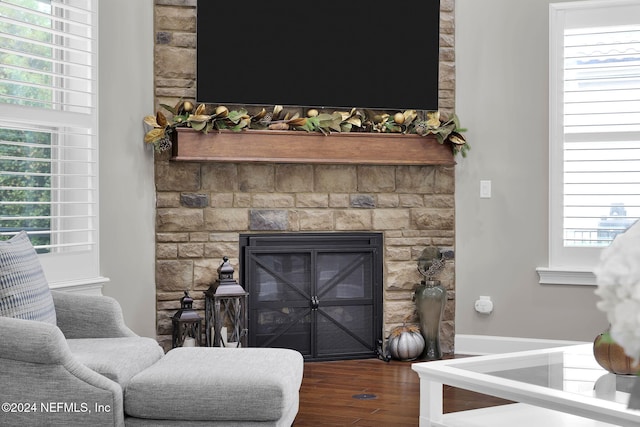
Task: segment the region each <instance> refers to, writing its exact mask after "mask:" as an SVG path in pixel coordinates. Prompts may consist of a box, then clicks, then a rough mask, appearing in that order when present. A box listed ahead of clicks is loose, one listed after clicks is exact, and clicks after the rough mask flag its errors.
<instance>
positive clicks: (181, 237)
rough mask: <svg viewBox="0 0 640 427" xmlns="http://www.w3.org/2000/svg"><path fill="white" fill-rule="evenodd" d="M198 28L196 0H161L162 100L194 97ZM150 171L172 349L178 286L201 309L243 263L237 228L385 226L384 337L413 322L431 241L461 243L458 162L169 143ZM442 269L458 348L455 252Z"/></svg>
mask: <svg viewBox="0 0 640 427" xmlns="http://www.w3.org/2000/svg"><path fill="white" fill-rule="evenodd" d="M453 8H454V1H453V0H441V25H440V32H441V36H440V86H439V97H440V99H439V106H440V111H441V113H442V114H443V115H445V116H449V115H450V114H452V113H453V111H454V108H455V62H454V59H455V55H454V20H453V17H454V13H453ZM238 19H241V12H239V18H238ZM195 31H196V0H156V3H155V55H154V57H155V83H154V87H155V95H156V96H155V105H156V108H157V109H161V107H160V105H161V104H167V105H175V104H176V103H177V102H178V100H180V99H191V100H193V98H194V96H195V84H196V76H195V70H196V51H195V45H196V41H195V40H196V37H195ZM416 84H419V82H416ZM391 149H392V148H391ZM155 181H156V196H157V201H156V203H157V210H156V288H157V293H156V295H157V334H158V340H159V341H160V342H161V343H162V344H163V346H164V347H165V348H166V349H168V348H170V341H171V329H172V327H171V316H172V315H173V314H174V313H175V312H176V311H177V310H178V309H179V307H180V305H179V299H180V297H181V296H182V295H183V291H184V290H189V291H190V293H191V296H192V297H194V299H195V303H194V307H195V308H196V309H198V310H200V311H201V315H202V314H203V313H202V310H203V309H204V302H203V299H202V297H203V294H202V291H204V290H205V289H206V288H207V287H208V286H209V285H210V284H211V282H212V281H213V280H215V278H216V269H217V268H218V266H219V264H220V263H221V260H222V257H223V256H228V257H229V258H230V260H231V262H232V264H233V265H234V267H235V268H236V269H237V267H238V251H239V248H238V238H239V234H240V233H245V232H251V233H259V232H274V231H282V232H298V231H299V232H303V231H313V232H318V231H331V232H335V231H379V232H381V233H383V235H384V292H383V295H384V302H383V304H384V306H383V310H384V336H387V335H388V333H389V332H390V330H391V329H392V328H393V327H395V326H397V325H400V324H402V323H403V322H405V321H408V322H416V321H417V319H416V318H415V311H414V304H413V301H412V296H413V290H414V289H415V286H416V284H417V283H418V282H419V281H420V279H421V276H420V275H419V274H418V272H417V270H416V261H417V258H418V256H419V254H420V253H421V252H422V250H423V249H424V247H426V246H438V247H441V248H451V249H453V245H454V222H455V221H454V219H455V206H454V190H455V185H454V169H453V168H452V167H442V166H367V165H311V164H245V163H210V162H202V163H198V162H173V161H170V160H169V154H167V153H163V154H156V162H155ZM440 278H441V279H442V281H443V283H444V284H445V286H446V287H447V289H448V299H449V300H448V303H447V307H446V309H445V315H444V321H443V324H442V339H443V342H442V345H443V350H444V351H445V352H452V351H453V349H454V347H453V344H454V330H455V328H454V312H455V279H454V260H453V259H452V260H449V261H448V262H447V266H446V268H445V271H444V272H443V274H442V275H441V277H440Z"/></svg>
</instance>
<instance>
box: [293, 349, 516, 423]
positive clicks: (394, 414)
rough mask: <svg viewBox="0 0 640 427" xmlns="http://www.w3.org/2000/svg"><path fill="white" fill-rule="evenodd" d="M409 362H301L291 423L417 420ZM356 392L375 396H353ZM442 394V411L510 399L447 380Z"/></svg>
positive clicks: (414, 384) (414, 380)
mask: <svg viewBox="0 0 640 427" xmlns="http://www.w3.org/2000/svg"><path fill="white" fill-rule="evenodd" d="M411 363H412V362H400V361H395V360H393V361H391V362H389V363H385V362H383V361H381V360H378V359H364V360H345V361H333V362H307V363H305V366H304V378H303V380H302V387H301V389H300V410H299V412H298V415H297V417H296V420H295V423H294V426H295V427H308V426H359V427H382V426H393V427H415V426H417V425H418V416H419V413H420V410H419V400H420V381H419V378H418V374H417V373H415V372H414V371H412V370H411ZM358 394H364V395H375V398H372V399H356V398H354V397H353V396H354V395H358ZM443 396H444V399H443V406H444V412H445V413H448V412H457V411H462V410H467V409H477V408H483V407H489V406H496V405H502V404H505V403H510V402H508V401H506V400H503V399H498V398H496V397H492V396H485V395H482V394H478V393H474V392H470V391H467V390H461V389H457V388H454V387H449V386H445V390H444V394H443ZM365 397H367V396H365Z"/></svg>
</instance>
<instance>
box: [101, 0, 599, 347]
mask: <svg viewBox="0 0 640 427" xmlns="http://www.w3.org/2000/svg"><path fill="white" fill-rule="evenodd" d="M99 3H100V13H101V15H100V17H101V22H100V23H101V34H100V36H101V38H100V49H101V51H100V53H101V57H100V67H101V72H102V75H101V89H102V91H101V98H100V106H101V120H100V133H101V153H100V156H101V159H100V166H101V183H100V185H101V199H100V202H101V232H102V234H101V264H102V274H103V275H105V276H107V277H110V278H111V282H110V283H107V284H106V285H105V288H104V293H105V294H107V295H111V296H114V297H115V298H117V299H118V300H119V301H120V303H121V304H122V305H123V309H124V313H125V318H126V321H127V322H128V323H129V325H131V326H132V327H133V329H134V330H136V332H138V333H140V334H143V335H147V336H154V335H155V329H154V325H155V315H154V313H155V300H154V292H155V291H154V282H155V278H154V277H155V275H154V266H153V262H154V251H155V248H154V243H153V236H154V230H155V227H154V206H155V200H154V188H153V163H152V157H153V156H152V153H151V151H150V150H149V147H144V145H143V144H142V132H143V131H142V125H141V120H142V117H143V116H144V115H146V114H152V113H153V80H152V78H153V77H152V76H153V2H152V0H136V1H135V2H131V1H125V0H110V1H108V2H106V1H105V2H99ZM548 3H549V1H548V0H457V1H456V67H457V91H456V92H457V100H456V103H457V108H456V109H457V112H458V115H459V116H460V118H461V120H462V124H463V125H464V126H466V127H468V128H469V132H468V133H467V137H468V139H469V141H470V143H471V144H472V147H473V148H472V151H471V152H470V153H469V158H468V159H460V160H459V163H458V166H457V167H456V173H457V177H456V179H457V183H456V204H457V209H456V216H457V224H456V227H457V231H456V257H457V262H456V266H457V271H456V281H457V308H456V333H457V334H479V335H496V336H508V337H531V338H547V339H566V340H591V339H592V338H593V337H594V336H595V335H596V334H597V333H599V332H600V331H601V330H602V329H604V328H605V327H606V320H605V317H604V315H603V314H602V313H600V312H599V311H598V310H597V309H596V308H595V303H596V298H595V296H594V295H593V288H592V287H561V286H549V285H546V286H543V285H539V284H538V282H537V280H538V277H537V274H536V272H535V268H536V267H537V266H544V265H545V264H546V260H547V224H548V219H547V205H548V204H547V193H548V191H547V185H548V166H547V155H548V148H547V145H548V138H547V134H548V127H547V111H548V109H547V102H548V101H547V99H548V96H547V76H548V70H547V69H548V53H547V51H548V48H547V46H548V35H547V34H548V24H547V22H548ZM116 83H117V84H116ZM481 179H490V180H492V182H493V197H492V198H491V199H480V198H479V181H480V180H481ZM480 295H489V296H491V297H492V299H493V301H494V303H495V309H494V312H493V313H492V314H491V315H489V316H483V315H479V314H477V313H476V312H475V311H474V309H473V302H474V301H475V299H476V298H477V297H478V296H480Z"/></svg>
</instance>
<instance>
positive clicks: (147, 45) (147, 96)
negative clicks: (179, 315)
mask: <svg viewBox="0 0 640 427" xmlns="http://www.w3.org/2000/svg"><path fill="white" fill-rule="evenodd" d="M99 8H100V15H99V16H100V22H99V25H100V33H99V37H100V38H99V40H100V44H99V49H100V51H99V52H100V58H99V66H100V99H99V105H100V123H99V131H100V262H101V274H102V275H103V276H106V277H108V278H110V279H111V281H110V282H109V283H107V284H105V286H104V289H103V293H104V294H105V295H109V296H112V297H115V298H116V299H117V300H118V301H119V302H120V304H121V305H122V308H123V311H124V316H125V320H126V322H127V324H128V325H129V326H130V327H131V328H132V329H133V330H135V331H136V332H137V333H139V334H141V335H145V336H150V337H155V311H156V310H155V268H154V259H155V255H154V251H155V245H154V233H155V213H154V207H155V188H154V183H153V151H152V149H151V147H145V146H144V144H143V142H142V138H143V135H144V133H143V127H142V118H143V117H144V116H145V115H147V114H153V108H154V107H153V0H136V1H127V0H109V1H100V2H99Z"/></svg>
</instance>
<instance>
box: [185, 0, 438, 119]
mask: <svg viewBox="0 0 640 427" xmlns="http://www.w3.org/2000/svg"><path fill="white" fill-rule="evenodd" d="M439 27H440V1H439V0H404V1H396V2H389V1H383V0H367V1H364V2H356V1H348V0H347V1H338V0H325V1H322V2H318V1H315V2H309V1H276V2H263V1H253V0H252V1H248V2H234V1H220V0H198V1H197V76H196V78H197V81H196V101H197V102H198V103H208V104H240V105H263V106H264V105H284V106H302V107H305V106H306V107H314V108H352V107H357V108H369V109H374V110H398V111H401V110H405V109H415V110H425V111H435V110H437V109H438V64H439V43H440V31H439Z"/></svg>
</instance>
